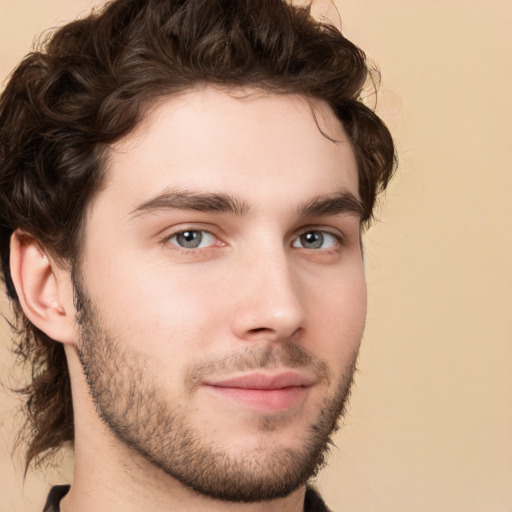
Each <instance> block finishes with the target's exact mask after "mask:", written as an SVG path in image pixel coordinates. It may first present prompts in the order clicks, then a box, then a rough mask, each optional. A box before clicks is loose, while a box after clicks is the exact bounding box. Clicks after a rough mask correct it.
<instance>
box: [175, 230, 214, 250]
mask: <svg viewBox="0 0 512 512" xmlns="http://www.w3.org/2000/svg"><path fill="white" fill-rule="evenodd" d="M169 242H171V243H172V244H174V245H177V246H178V247H182V248H183V249H201V248H203V247H209V246H210V245H213V244H214V243H215V237H214V236H213V235H212V234H211V233H209V232H208V231H204V230H200V229H187V230H185V231H180V232H179V233H176V234H174V235H173V236H171V237H170V238H169Z"/></svg>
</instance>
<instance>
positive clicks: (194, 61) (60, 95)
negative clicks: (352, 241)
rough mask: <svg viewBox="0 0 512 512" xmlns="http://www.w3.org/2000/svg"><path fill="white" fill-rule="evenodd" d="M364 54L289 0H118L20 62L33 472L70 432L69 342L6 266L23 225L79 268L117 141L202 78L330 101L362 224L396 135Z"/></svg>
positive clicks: (4, 108) (7, 219)
mask: <svg viewBox="0 0 512 512" xmlns="http://www.w3.org/2000/svg"><path fill="white" fill-rule="evenodd" d="M369 76H370V70H369V66H368V64H367V60H366V57H365V54H364V53H363V52H362V51H361V50H360V49H359V48H358V47H356V46H355V45H354V44H353V43H351V42H350V41H349V40H347V39H346V38H345V37H344V36H343V35H342V34H341V33H340V31H339V30H337V29H336V28H334V27H333V26H331V25H329V24H325V23H321V22H319V21H315V20H314V19H313V17H312V16H311V14H310V9H309V8H306V7H294V6H292V5H289V4H288V3H287V2H285V1H284V0H283V1H281V0H115V1H113V2H110V3H108V4H107V5H106V6H105V8H104V9H102V10H101V11H97V12H93V13H91V14H90V15H89V16H88V17H86V18H83V19H79V20H77V21H74V22H72V23H69V24H67V25H65V26H63V27H61V28H60V29H58V30H57V31H55V32H54V34H53V35H52V36H51V37H50V38H49V39H48V40H47V41H46V43H44V44H43V45H42V48H40V49H39V50H38V51H34V52H32V53H30V54H28V55H27V56H26V57H25V58H24V60H23V61H22V62H21V63H20V64H19V66H18V67H17V69H16V70H15V71H14V72H13V74H12V76H11V78H10V80H9V81H8V83H7V85H6V87H5V90H4V92H3V93H2V95H1V97H0V255H1V264H2V271H3V279H4V282H5V287H6V290H7V293H8V295H9V297H10V298H11V299H12V302H13V304H14V309H15V312H16V322H15V325H14V326H13V327H14V332H15V339H16V345H15V352H16V353H17V355H18V356H19V358H20V359H21V361H22V362H24V363H25V364H28V365H29V367H30V368H31V381H30V382H29V383H28V385H27V386H26V387H24V388H23V389H22V390H20V392H21V393H23V394H24V396H25V412H26V418H27V420H26V425H25V430H24V432H25V433H26V435H27V438H28V448H27V452H26V469H27V468H28V467H29V466H30V465H31V464H32V463H36V464H40V463H41V462H42V461H43V460H45V459H46V458H47V457H48V456H49V455H51V454H52V453H53V452H54V451H55V450H57V449H58V448H60V447H61V446H62V445H64V444H65V443H68V442H72V441H73V439H74V427H73V406H72V400H71V386H70V379H69V372H68V368H67V362H66V358H65V354H64V350H63V346H62V344H60V343H58V342H56V341H54V340H52V339H51V338H49V337H48V336H47V335H46V334H45V333H44V332H42V331H41V330H39V329H38V328H37V327H35V326H34V325H33V324H31V323H30V322H29V321H28V319H27V318H26V317H25V316H24V314H23V312H22V310H21V307H20V304H19V300H18V298H17V295H16V291H15V289H14V286H13V283H12V280H11V277H10V271H9V240H10V237H11V235H12V233H13V231H14V230H15V229H20V230H21V231H22V232H24V233H26V234H27V235H28V236H31V237H33V238H34V239H36V240H37V241H38V242H39V243H40V244H41V246H42V247H44V249H45V250H46V251H48V252H49V254H51V255H52V256H54V257H55V258H57V259H58V261H60V262H63V263H65V264H67V265H68V266H69V268H73V264H74V262H76V260H77V258H79V255H80V246H81V239H82V237H81V234H82V232H83V219H84V212H85V211H86V209H87V206H88V204H89V202H90V201H91V198H93V197H94V194H95V193H96V192H97V191H98V190H99V189H100V188H101V186H102V183H103V181H104V162H105V155H106V151H107V149H108V147H109V145H110V144H112V143H114V142H115V141H117V140H119V139H121V138H122V137H124V136H126V135H127V134H128V133H129V132H130V131H131V130H133V129H134V127H135V126H137V124H138V122H139V121H140V120H141V118H142V116H143V115H144V113H145V111H146V110H147V108H148V107H149V106H150V105H151V103H152V102H154V101H155V100H156V99H157V98H159V97H163V96H170V95H175V94H178V93H180V92H183V91H185V90H187V89H190V88H191V87H194V86H195V85H198V84H201V83H203V84H204V83H208V84H214V85H218V86H221V87H228V88H229V87H238V86H241V87H243V86H248V85H250V86H253V87H257V88H260V89H262V90H265V91H270V92H274V93H280V94H282V93H285V94H286V93H296V94H300V95H303V96H306V97H309V98H315V99H320V100H323V101H324V102H326V103H327V104H328V105H329V106H330V107H331V108H332V110H333V111H334V113H335V114H336V116H337V117H338V118H339V119H340V121H341V122H342V124H343V126H344V128H345V130H346V132H347V134H348V136H349V138H350V141H351V143H352V146H353V149H354V152H355V155H356V159H357V163H358V173H359V176H358V177H359V183H358V185H359V193H360V197H361V202H362V205H363V218H362V221H363V223H364V224H367V223H368V222H369V221H370V220H371V218H372V212H373V209H374V204H375V201H376V197H377V194H378V193H379V192H380V191H382V190H383V189H385V188H386V186H387V184H388V181H389V179H390V177H391V175H392V174H393V171H394V169H395V167H396V154H395V148H394V144H393V140H392V138H391V135H390V133H389V131H388V129H387V128H386V126H385V125H384V124H383V122H382V121H381V120H380V119H379V118H378V117H377V116H376V114H375V113H374V112H373V111H372V110H371V109H369V108H368V107H366V106H365V105H364V104H363V103H362V102H361V101H360V95H361V91H362V89H363V87H364V84H365V83H366V81H367V80H368V78H369Z"/></svg>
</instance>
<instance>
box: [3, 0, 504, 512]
mask: <svg viewBox="0 0 512 512" xmlns="http://www.w3.org/2000/svg"><path fill="white" fill-rule="evenodd" d="M100 3H102V2H101V1H97V0H96V1H91V0H89V1H88V0H45V1H44V2H43V1H35V0H32V1H30V0H16V1H15V2H14V1H12V0H0V77H1V78H2V79H3V78H4V77H7V75H8V74H9V72H10V71H11V70H12V68H13V67H14V66H15V65H16V63H17V62H18V61H19V60H20V59H21V57H22V56H23V55H24V54H25V53H26V52H27V51H29V49H30V47H31V45H32V43H33V41H34V38H35V36H36V35H38V34H40V33H41V32H42V31H43V30H44V29H46V28H48V27H52V26H57V25H59V24H61V23H62V22H65V21H68V20H70V19H73V18H74V17H75V16H76V15H78V14H80V13H84V12H87V11H88V10H89V9H90V8H91V7H92V6H93V5H97V4H100ZM337 6H338V9H339V11H340V13H341V18H342V23H343V30H344V33H345V34H346V35H347V36H348V37H349V38H351V39H352V40H353V41H354V42H355V43H357V44H358V45H360V46H361V47H362V48H363V49H364V50H365V51H366V52H367V54H368V56H369V57H370V58H371V59H373V60H374V61H375V62H376V63H377V64H378V65H379V67H380V69H381V72H382V77H383V79H382V83H381V90H380V94H379V97H378V105H377V108H378V111H379V112H380V113H381V115H382V116H383V117H384V119H385V120H386V121H387V123H388V124H389V126H390V128H391V130H392V132H393V134H394V137H395V139H396V141H397V144H398V149H399V153H400V167H399V171H398V174H397V176H396V178H395V181H394V182H393V184H392V185H391V187H390V189H389V191H388V193H387V194H386V197H385V198H383V201H382V206H381V207H380V214H379V217H380V222H378V223H377V224H376V225H375V226H374V227H372V228H371V230H370V231H369V232H368V234H367V235H366V237H365V244H366V265H367V275H368V287H369V312H368V322H367V329H366V333H365V336H364V343H363V348H362V352H361V357H360V364H359V367H360V372H359V374H358V376H357V380H356V387H355V389H354V394H353V398H352V401H351V406H350V409H349V415H348V418H347V419H346V421H345V423H344V426H343V428H342V429H341V431H340V432H339V433H338V434H337V436H336V444H337V448H335V449H333V451H332V455H331V457H330V464H329V467H328V468H327V469H325V470H324V471H323V472H322V473H321V475H320V476H319V478H318V486H319V487H320V489H321V491H322V493H323V495H324V497H325V498H326V500H327V502H328V503H329V504H330V506H331V507H332V508H333V510H335V511H339V512H343V511H347V512H348V511H350V512H384V511H393V512H433V511H439V512H512V311H511V305H512V229H511V219H512V201H511V199H510V195H511V192H512V151H511V146H512V94H511V91H512V56H511V48H512V46H511V43H512V36H511V34H512V31H511V29H510V27H511V26H512V1H510V0H494V1H493V0H480V1H471V0H464V1H457V0H453V1H448V0H430V1H420V0H386V1H383V0H339V1H338V2H337ZM0 306H1V307H2V311H3V312H6V313H8V311H9V309H8V306H7V304H6V302H5V300H3V299H2V300H1V301H0ZM10 348H11V338H10V334H9V331H8V329H7V326H6V325H5V322H4V323H2V325H1V326H0V372H1V380H2V382H3V383H4V384H8V382H9V378H11V377H12V373H13V370H12V368H13V360H12V358H11V356H10V352H9V351H10ZM16 404H17V402H16V400H15V399H14V398H13V397H12V395H10V394H9V393H7V391H6V390H5V389H3V390H2V389H0V488H1V491H0V510H1V511H2V512H3V511H5V512H10V511H21V512H40V511H41V509H42V503H43V502H44V497H45V495H46V493H47V491H48V489H49V487H50V485H51V484H52V483H56V482H63V481H69V479H70V478H71V472H72V461H71V458H70V456H69V455H64V457H63V460H62V465H61V469H60V470H59V471H47V472H45V473H42V474H41V473H30V474H29V475H28V477H27V479H26V481H25V483H23V477H22V466H21V463H20V462H19V460H17V459H16V458H15V459H14V460H13V459H11V455H10V453H11V448H12V442H13V437H14V432H15V428H16V421H15V407H16Z"/></svg>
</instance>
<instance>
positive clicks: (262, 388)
mask: <svg viewBox="0 0 512 512" xmlns="http://www.w3.org/2000/svg"><path fill="white" fill-rule="evenodd" d="M313 384H314V381H313V379H311V378H310V377H308V376H305V375H302V374H300V373H298V372H295V371H284V372H279V373H274V374H272V373H267V372H255V373H249V374H244V375H239V376H234V377H229V378H227V379H221V380H218V381H209V382H205V383H204V386H205V387H206V388H207V389H208V390H210V391H211V392H213V393H214V394H215V395H216V396H218V397H220V398H222V399H225V400H228V401H229V402H231V403H234V404H235V405H236V406H239V407H243V408H246V409H251V410H253V411H257V412H261V413H266V414H272V413H279V412H285V411H287V410H292V409H295V408H297V407H299V406H300V404H302V402H303V401H304V400H305V398H306V396H307V394H308V393H309V389H310V388H311V387H312V386H313Z"/></svg>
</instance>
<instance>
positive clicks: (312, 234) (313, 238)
mask: <svg viewBox="0 0 512 512" xmlns="http://www.w3.org/2000/svg"><path fill="white" fill-rule="evenodd" d="M337 243H338V239H337V238H336V237H335V236H334V235H331V234H330V233H327V232H326V231H318V230H312V231H306V232H305V233H302V235H300V236H299V237H298V238H296V239H295V240H294V241H293V244H292V246H293V247H299V248H302V249H330V248H331V247H334V246H335V245H336V244H337Z"/></svg>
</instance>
